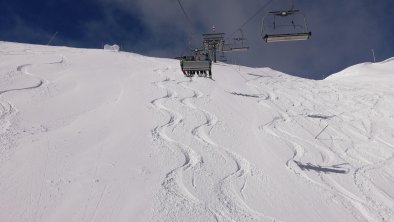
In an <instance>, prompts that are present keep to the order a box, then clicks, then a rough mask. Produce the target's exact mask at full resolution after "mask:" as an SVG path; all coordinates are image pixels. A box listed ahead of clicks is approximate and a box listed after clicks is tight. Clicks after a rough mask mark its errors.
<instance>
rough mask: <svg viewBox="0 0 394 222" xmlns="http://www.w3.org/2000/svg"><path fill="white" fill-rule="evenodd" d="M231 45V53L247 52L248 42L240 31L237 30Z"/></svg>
mask: <svg viewBox="0 0 394 222" xmlns="http://www.w3.org/2000/svg"><path fill="white" fill-rule="evenodd" d="M233 42H234V43H233V45H232V46H231V51H233V52H243V51H247V50H249V46H248V40H247V39H246V38H245V36H244V33H243V31H242V29H239V34H238V36H236V37H235V38H233Z"/></svg>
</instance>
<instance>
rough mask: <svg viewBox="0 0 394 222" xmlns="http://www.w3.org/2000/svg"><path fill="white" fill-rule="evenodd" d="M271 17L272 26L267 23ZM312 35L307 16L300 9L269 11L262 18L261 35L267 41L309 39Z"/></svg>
mask: <svg viewBox="0 0 394 222" xmlns="http://www.w3.org/2000/svg"><path fill="white" fill-rule="evenodd" d="M269 18H270V19H271V20H270V21H271V22H272V26H268V25H267V20H268V19H269ZM278 20H279V21H278ZM283 21H284V23H279V22H283ZM311 35H312V32H310V31H309V30H308V24H307V21H306V17H305V15H304V14H302V13H301V12H300V11H299V10H294V9H290V10H286V11H273V12H269V13H268V14H267V15H266V16H264V18H263V20H262V24H261V37H262V38H263V40H264V41H265V42H267V43H271V42H286V41H300V40H308V39H309V38H310V37H311Z"/></svg>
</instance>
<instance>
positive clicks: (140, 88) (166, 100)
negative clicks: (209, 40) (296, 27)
mask: <svg viewBox="0 0 394 222" xmlns="http://www.w3.org/2000/svg"><path fill="white" fill-rule="evenodd" d="M0 61H1V62H0V80H1V81H0V145H1V148H0V194H1V195H0V218H1V221H9V222H11V221H67V222H70V221H394V215H393V212H394V210H393V209H394V188H393V187H394V186H393V184H394V179H393V178H394V81H393V72H394V61H393V60H387V61H385V62H382V63H377V64H361V65H357V66H354V67H351V68H349V69H347V70H344V71H343V72H340V73H338V74H334V75H332V76H330V77H328V78H327V79H326V80H322V81H315V80H307V79H302V78H297V77H293V76H289V75H286V74H284V73H280V72H277V71H274V70H271V69H268V68H260V69H255V68H248V67H240V66H234V65H228V64H223V63H219V64H215V65H214V66H213V78H214V80H210V79H207V78H198V77H195V78H185V77H184V76H183V74H182V73H181V71H180V68H179V62H178V61H176V60H171V59H159V58H149V57H144V56H140V55H137V54H132V53H124V52H119V53H113V52H111V51H107V50H87V49H73V48H64V47H47V46H35V45H25V44H14V43H5V42H0Z"/></svg>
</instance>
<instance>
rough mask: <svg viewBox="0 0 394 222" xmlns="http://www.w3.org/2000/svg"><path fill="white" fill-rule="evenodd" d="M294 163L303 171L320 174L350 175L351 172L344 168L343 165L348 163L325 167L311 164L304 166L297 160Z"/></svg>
mask: <svg viewBox="0 0 394 222" xmlns="http://www.w3.org/2000/svg"><path fill="white" fill-rule="evenodd" d="M294 162H295V163H296V164H297V165H298V167H299V168H300V169H301V170H302V171H315V172H318V173H325V174H330V173H337V174H348V173H349V172H350V169H346V168H343V167H342V166H343V165H347V163H342V164H336V165H332V166H326V167H324V166H319V165H314V164H311V163H306V164H304V163H301V162H299V161H296V160H294Z"/></svg>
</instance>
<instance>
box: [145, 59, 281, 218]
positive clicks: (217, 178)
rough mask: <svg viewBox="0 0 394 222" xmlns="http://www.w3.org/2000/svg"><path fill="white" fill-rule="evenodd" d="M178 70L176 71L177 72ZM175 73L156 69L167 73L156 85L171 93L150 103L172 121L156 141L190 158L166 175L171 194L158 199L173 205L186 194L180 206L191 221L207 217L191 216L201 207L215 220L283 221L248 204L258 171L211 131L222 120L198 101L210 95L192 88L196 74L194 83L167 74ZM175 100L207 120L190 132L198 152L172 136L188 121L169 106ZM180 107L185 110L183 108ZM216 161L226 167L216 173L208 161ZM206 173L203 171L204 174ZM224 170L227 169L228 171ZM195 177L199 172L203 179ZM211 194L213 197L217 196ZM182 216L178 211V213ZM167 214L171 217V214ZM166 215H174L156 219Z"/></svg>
mask: <svg viewBox="0 0 394 222" xmlns="http://www.w3.org/2000/svg"><path fill="white" fill-rule="evenodd" d="M176 70H177V69H173V72H175V71H176ZM171 71H172V70H171V68H170V67H167V68H165V69H163V70H156V72H158V73H159V74H160V75H161V76H163V78H164V80H163V81H161V82H156V83H155V85H156V86H157V87H159V88H161V89H162V90H164V91H165V92H166V95H165V96H164V97H161V98H158V99H155V100H153V101H152V102H151V104H152V105H153V106H154V107H155V108H156V109H158V110H160V111H161V112H164V113H166V114H167V115H168V116H169V121H168V122H167V123H165V124H164V125H160V126H157V127H156V128H155V129H154V130H153V132H152V134H153V138H154V140H156V141H157V140H159V141H161V142H159V144H160V145H161V146H163V145H168V146H169V147H170V149H175V150H173V152H174V153H176V152H177V151H180V152H181V153H182V154H183V155H184V158H185V162H184V164H183V165H181V166H179V167H177V168H175V169H174V170H172V171H170V172H169V173H168V174H167V176H166V178H165V179H164V181H163V184H162V186H163V189H164V190H165V191H166V193H165V194H164V195H165V197H159V198H162V199H161V200H160V203H161V204H164V205H167V207H168V209H169V208H171V206H172V204H174V199H175V198H179V197H181V198H182V200H184V201H182V202H181V204H182V205H184V206H183V207H180V209H187V212H185V214H190V219H191V220H193V221H194V220H195V221H206V220H203V219H202V218H200V217H197V218H193V217H192V216H191V215H193V214H195V213H196V211H200V214H201V213H202V214H203V215H204V214H206V218H211V220H212V221H278V220H277V219H274V218H271V217H269V216H266V215H264V214H263V213H260V212H256V211H255V210H253V209H251V208H250V207H249V206H248V205H247V204H246V202H245V201H244V196H243V194H242V192H243V190H244V188H245V186H246V184H247V180H248V177H252V176H253V172H252V171H256V170H255V169H253V167H251V166H250V163H249V162H248V161H247V160H245V159H243V158H242V157H240V156H239V155H237V154H235V153H232V152H231V151H229V150H228V149H226V148H225V147H222V146H220V145H219V144H216V143H215V142H214V141H213V140H212V139H211V137H210V135H211V132H212V130H213V129H214V127H215V125H216V124H217V123H218V121H219V120H218V118H217V117H216V116H215V115H214V114H213V113H211V112H208V111H206V110H204V109H202V108H199V107H198V106H197V105H196V103H197V102H199V101H204V100H205V95H204V94H203V93H202V92H201V91H200V90H196V89H193V88H192V87H191V86H190V85H191V84H192V79H191V78H190V80H189V81H183V80H181V81H176V80H175V79H171V78H170V77H169V76H170V75H171V74H167V75H166V74H165V73H167V72H171ZM177 86H180V87H177ZM178 92H179V93H178ZM170 102H175V103H178V105H181V106H184V107H186V108H187V109H188V110H189V111H190V112H195V113H198V116H200V117H201V118H198V119H201V120H202V122H201V123H200V124H198V125H197V126H194V127H192V128H191V130H190V134H191V135H192V137H193V139H194V145H193V146H194V147H196V148H194V149H195V150H193V149H192V148H190V147H192V146H190V147H189V146H187V145H186V144H184V143H182V142H181V141H179V139H173V136H172V135H171V133H173V132H174V129H175V128H181V126H180V123H181V122H184V121H185V119H184V118H183V116H182V114H180V113H177V112H175V111H174V110H173V109H172V108H171V107H170V105H168V104H169V103H170ZM178 110H181V109H180V108H178ZM198 116H196V117H198ZM196 145H197V146H196ZM212 158H213V159H212ZM217 158H219V159H217ZM215 159H217V161H219V162H220V161H224V163H225V165H224V166H223V169H220V167H219V169H215V170H214V171H212V170H213V169H211V166H209V165H215V162H216V160H215ZM208 161H210V162H208ZM208 164H209V165H208ZM216 167H218V166H216ZM229 167H230V169H229ZM189 170H191V171H193V172H192V173H191V174H192V175H193V176H192V178H191V181H188V182H186V184H191V185H192V186H191V187H190V188H187V187H186V186H185V181H184V180H185V178H184V177H183V176H182V175H183V174H186V171H189ZM210 171H212V172H210ZM202 172H204V173H203V174H202ZM217 172H220V174H219V175H217V174H218V173H217ZM225 172H228V173H226V174H223V173H225ZM196 175H198V179H197V178H196V177H197V176H196ZM200 180H201V181H209V184H212V185H211V186H209V189H207V188H206V187H204V186H207V183H205V184H204V182H200ZM236 180H242V181H244V182H243V185H242V187H241V188H239V189H236V188H235V184H234V183H235V181H236ZM204 193H208V194H204ZM212 195H213V196H212ZM174 197H175V198H174ZM208 197H209V198H208ZM212 198H214V199H213V200H212ZM178 201H180V200H178ZM164 208H166V207H164ZM193 208H194V209H193ZM177 214H179V213H176V214H175V215H177ZM165 215H167V216H168V215H169V212H167V213H165ZM167 219H169V218H160V217H159V218H155V221H157V220H167ZM171 219H175V218H171ZM175 220H176V219H175Z"/></svg>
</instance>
